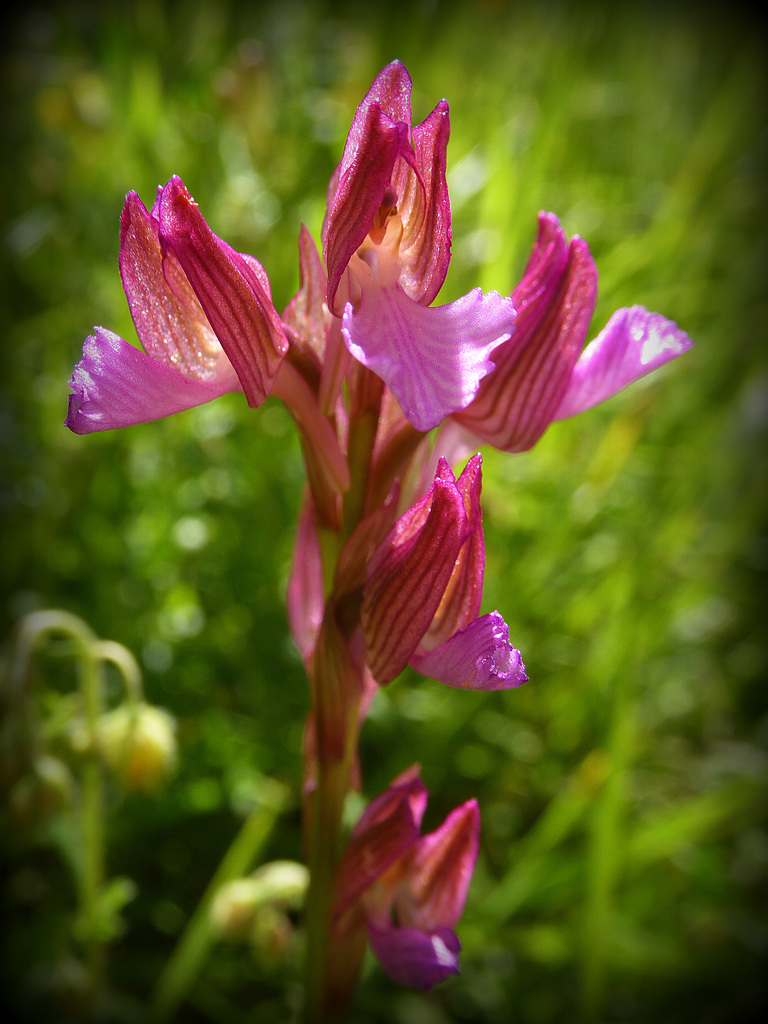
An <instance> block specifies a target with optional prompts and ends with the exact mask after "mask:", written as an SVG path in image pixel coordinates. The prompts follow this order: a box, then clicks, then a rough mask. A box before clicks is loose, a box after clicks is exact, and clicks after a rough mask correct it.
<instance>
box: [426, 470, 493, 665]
mask: <svg viewBox="0 0 768 1024" xmlns="http://www.w3.org/2000/svg"><path fill="white" fill-rule="evenodd" d="M482 461H483V459H482V456H481V455H479V454H478V455H474V456H473V457H472V458H471V459H470V460H469V462H468V463H467V465H466V467H465V468H464V472H463V473H462V474H461V476H460V477H459V479H458V480H457V481H456V486H457V488H458V491H459V493H460V494H461V496H462V499H463V501H464V508H465V510H466V513H467V522H468V525H469V531H468V535H467V539H466V540H465V541H464V544H463V545H462V548H461V551H460V552H459V555H458V558H457V559H456V564H455V566H454V568H453V572H452V573H451V578H450V580H449V581H448V586H447V587H446V588H445V593H444V594H443V598H442V600H441V602H440V606H439V608H438V609H437V611H436V612H435V617H434V618H433V620H432V623H431V625H430V627H429V629H428V630H427V632H426V633H425V635H424V636H423V638H422V641H421V647H422V649H424V650H428V651H429V650H432V649H433V648H435V647H438V646H439V645H440V644H442V643H443V642H444V641H445V640H447V639H448V638H449V637H451V636H453V634H454V633H456V632H457V631H458V630H459V629H461V628H462V627H464V626H467V625H469V623H470V622H472V621H473V620H474V619H476V618H477V616H478V615H479V614H480V604H481V602H482V598H483V575H484V570H485V541H484V538H483V513H482V509H481V507H480V490H481V488H482V471H481V466H482Z"/></svg>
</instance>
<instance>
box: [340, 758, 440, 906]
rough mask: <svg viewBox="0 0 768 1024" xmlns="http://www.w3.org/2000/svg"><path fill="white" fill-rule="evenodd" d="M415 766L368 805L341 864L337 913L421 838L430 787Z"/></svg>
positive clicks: (352, 901) (350, 903) (351, 902)
mask: <svg viewBox="0 0 768 1024" xmlns="http://www.w3.org/2000/svg"><path fill="white" fill-rule="evenodd" d="M417 773H418V767H417V766H414V767H413V768H412V769H410V770H409V771H408V772H405V773H403V775H402V776H400V779H399V780H398V779H395V781H394V782H393V783H392V785H391V786H390V787H389V788H388V789H386V790H385V791H384V793H382V794H381V795H380V796H379V797H377V798H376V799H375V800H372V801H371V803H370V804H369V805H368V807H367V808H366V810H365V811H364V812H363V815H362V816H361V818H360V821H359V822H358V823H357V826H356V827H355V830H354V832H353V833H352V837H351V839H350V841H349V845H348V846H347V849H346V850H345V851H344V855H343V857H342V860H341V864H340V865H339V871H338V880H337V886H336V901H335V904H334V911H333V912H334V916H336V917H338V916H339V915H341V914H343V913H344V912H345V911H346V910H348V909H349V907H350V906H351V905H352V904H353V903H354V901H355V900H356V899H358V897H359V896H361V895H362V893H363V892H364V891H365V890H366V889H368V888H369V887H370V886H371V885H373V883H374V882H375V881H377V879H379V878H380V877H381V875H383V874H384V873H385V872H386V871H387V870H388V869H389V868H390V867H391V866H392V865H393V864H394V863H395V862H396V861H398V860H400V859H401V858H402V857H403V856H404V855H405V854H407V853H408V852H409V851H410V850H412V849H413V848H414V846H415V844H416V843H417V842H418V840H419V826H420V824H421V819H422V816H423V814H424V810H425V808H426V804H427V791H426V789H425V787H424V784H423V783H422V781H421V779H420V778H418V774H417Z"/></svg>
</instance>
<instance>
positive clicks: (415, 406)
mask: <svg viewBox="0 0 768 1024" xmlns="http://www.w3.org/2000/svg"><path fill="white" fill-rule="evenodd" d="M514 319H515V311H514V307H513V305H512V301H511V299H505V298H502V297H501V296H500V295H499V294H498V293H497V292H488V294H486V295H483V293H482V292H481V290H480V289H479V288H475V289H473V290H472V291H471V292H469V293H468V294H467V295H464V296H463V297H462V298H460V299H456V301H455V302H450V303H448V304H447V305H445V306H431V307H424V306H420V305H418V304H417V303H415V302H413V301H412V300H411V299H410V298H408V296H407V295H406V294H405V292H404V291H403V290H402V288H401V287H400V286H399V285H390V286H388V287H382V286H380V285H379V284H378V283H377V282H376V281H375V279H374V278H373V276H371V278H370V279H369V280H368V281H366V284H365V287H364V290H363V296H362V301H361V304H360V308H359V309H358V311H357V312H353V310H352V305H351V304H350V303H348V304H347V307H346V309H345V311H344V320H343V333H344V340H345V341H346V343H347V347H348V348H349V350H350V352H351V353H352V355H353V356H355V358H356V359H359V360H360V362H361V363H363V364H364V365H365V366H367V367H368V368H369V369H370V370H373V372H374V373H376V374H378V375H379V377H381V378H382V380H383V381H384V382H385V383H386V384H388V385H389V388H390V390H391V391H392V393H393V394H394V396H395V398H396V399H397V401H398V402H399V403H400V406H401V407H402V410H403V412H404V413H405V415H406V416H407V417H408V419H409V420H410V422H411V423H412V424H413V426H414V427H416V429H417V430H423V431H427V430H431V429H432V427H436V426H437V425H438V424H439V423H441V422H442V421H443V419H444V418H445V417H446V416H447V415H448V414H449V413H451V412H456V411H457V410H459V409H463V408H464V407H465V406H467V405H468V404H469V403H470V402H471V401H472V399H473V398H474V396H475V394H476V393H477V389H478V387H479V385H480V381H481V380H482V378H483V377H484V376H485V375H486V374H487V373H490V371H491V370H493V369H494V364H493V363H492V362H491V361H490V359H489V358H488V357H489V355H490V353H491V352H492V351H493V350H494V349H495V348H496V347H497V346H498V345H499V344H500V343H501V342H502V341H505V340H506V339H507V338H509V336H510V335H511V333H512V331H513V329H514Z"/></svg>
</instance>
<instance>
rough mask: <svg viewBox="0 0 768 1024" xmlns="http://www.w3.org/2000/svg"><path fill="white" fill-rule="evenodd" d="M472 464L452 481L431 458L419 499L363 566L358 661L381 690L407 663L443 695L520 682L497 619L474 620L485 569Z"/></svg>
mask: <svg viewBox="0 0 768 1024" xmlns="http://www.w3.org/2000/svg"><path fill="white" fill-rule="evenodd" d="M481 462H482V459H481V456H480V455H475V456H474V457H473V458H471V459H470V460H469V462H468V463H467V466H466V468H465V469H464V472H463V473H462V474H461V476H460V477H459V479H458V480H456V479H455V477H454V475H453V473H452V471H451V469H450V467H449V466H448V463H447V462H446V461H445V459H442V458H441V459H440V461H439V463H438V467H437V472H436V474H435V478H434V481H433V483H432V486H431V487H430V489H429V491H428V492H427V494H426V495H425V496H424V497H423V498H422V499H421V501H419V502H417V503H416V504H415V505H414V506H413V507H412V508H410V509H409V510H408V511H407V512H406V513H405V514H404V515H402V516H401V517H400V518H399V519H398V520H397V522H396V523H395V525H394V526H393V527H392V529H391V530H390V531H389V533H388V534H387V536H386V537H385V538H384V540H383V541H382V542H381V543H380V544H379V545H378V546H377V548H376V550H375V551H374V552H373V554H372V556H371V558H370V560H369V562H368V566H367V569H366V583H365V586H364V589H363V603H362V611H361V618H362V625H363V632H364V635H365V644H366V658H367V661H368V664H369V665H370V668H371V672H372V673H373V676H374V678H375V679H376V681H377V682H378V683H379V684H381V685H384V684H386V683H388V682H390V681H391V680H392V679H394V678H395V676H396V675H398V673H399V672H401V671H402V669H403V668H405V665H406V664H407V663H409V662H410V664H411V665H412V666H413V667H414V668H415V669H417V671H419V672H421V673H423V674H424V675H428V676H432V677H433V678H435V679H439V680H440V681H441V682H443V683H447V684H448V685H449V686H457V687H468V688H470V689H478V690H501V689H508V688H509V687H512V686H519V685H520V684H521V683H524V682H525V681H526V680H527V679H528V676H527V675H526V673H525V666H524V665H523V662H522V659H521V657H520V652H519V651H518V650H516V649H515V648H514V647H513V646H512V644H511V643H510V640H509V629H508V627H507V624H506V622H504V619H503V618H502V617H501V615H500V614H499V613H498V612H490V613H489V614H487V615H482V616H480V617H478V615H479V611H480V602H481V599H482V591H483V573H484V569H485V545H484V540H483V525H482V512H481V509H480V488H481V479H482V478H481V470H480V466H481Z"/></svg>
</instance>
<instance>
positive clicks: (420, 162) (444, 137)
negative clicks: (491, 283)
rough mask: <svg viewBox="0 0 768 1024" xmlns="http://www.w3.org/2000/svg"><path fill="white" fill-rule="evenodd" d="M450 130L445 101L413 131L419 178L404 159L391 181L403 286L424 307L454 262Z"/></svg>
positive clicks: (439, 286) (435, 292) (431, 298)
mask: <svg viewBox="0 0 768 1024" xmlns="http://www.w3.org/2000/svg"><path fill="white" fill-rule="evenodd" d="M450 130H451V123H450V117H449V115H448V104H447V103H446V101H445V100H441V101H440V103H438V105H437V106H436V107H435V109H434V110H433V111H432V113H431V114H430V115H429V117H428V118H427V119H426V120H425V121H422V123H421V124H420V125H417V126H416V127H415V128H414V129H413V148H414V151H415V153H416V167H417V168H418V174H417V173H416V171H414V170H413V168H412V167H410V166H409V165H408V164H406V163H405V161H401V163H400V164H399V165H396V167H395V176H394V177H393V180H392V184H393V187H394V189H395V192H396V193H397V197H398V201H397V210H398V213H399V215H400V218H401V220H402V222H403V237H402V240H401V242H400V252H399V256H400V263H401V268H402V269H401V271H400V284H401V285H402V286H403V288H404V289H405V291H406V293H407V294H408V295H410V297H411V298H412V299H413V300H414V301H415V302H418V303H419V304H420V305H422V306H428V305H429V304H430V303H431V302H434V301H435V299H436V298H437V294H438V292H439V291H440V289H441V288H442V286H443V281H444V280H445V275H446V274H447V272H448V264H449V262H450V259H451V204H450V200H449V198H448V185H447V182H446V177H445V169H446V151H447V148H448V136H449V134H450Z"/></svg>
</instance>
